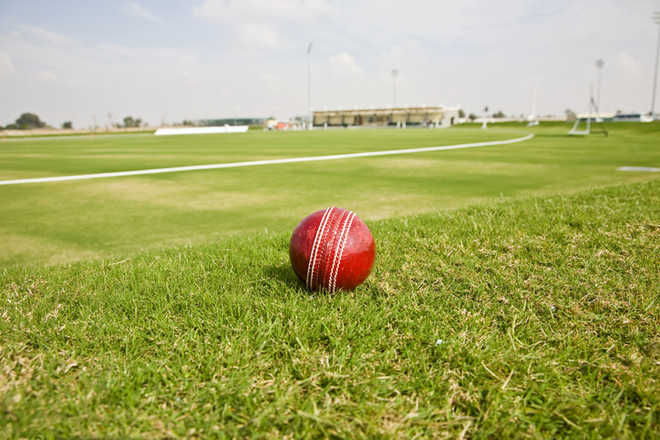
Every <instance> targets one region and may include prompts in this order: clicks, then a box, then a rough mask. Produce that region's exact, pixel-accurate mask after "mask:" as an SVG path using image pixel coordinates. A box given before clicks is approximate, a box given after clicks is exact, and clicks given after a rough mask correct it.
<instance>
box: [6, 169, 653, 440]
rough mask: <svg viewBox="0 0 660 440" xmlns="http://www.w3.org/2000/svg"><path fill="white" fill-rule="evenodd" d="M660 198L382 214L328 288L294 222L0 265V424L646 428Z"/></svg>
mask: <svg viewBox="0 0 660 440" xmlns="http://www.w3.org/2000/svg"><path fill="white" fill-rule="evenodd" d="M658 189H660V184H659V183H658V181H653V182H650V183H645V184H633V185H623V186H617V187H610V188H606V189H597V190H591V191H585V192H581V193H578V194H575V195H570V196H553V197H544V198H540V197H535V198H529V199H522V200H516V201H512V202H504V203H501V204H498V205H496V206H492V207H477V208H466V209H460V210H457V211H453V212H448V213H441V214H426V215H420V216H416V217H406V218H402V219H390V220H384V221H378V222H371V223H369V226H370V227H371V229H372V231H373V233H374V236H375V238H376V241H377V245H378V259H377V265H376V269H375V272H374V273H373V274H372V276H371V277H370V278H369V280H368V281H367V283H365V285H363V286H362V287H360V288H359V289H358V290H357V291H356V292H352V293H343V294H340V295H338V296H335V297H328V296H325V295H311V294H308V293H307V292H305V290H304V289H303V288H302V286H301V285H300V284H299V283H298V282H297V281H296V279H295V277H294V275H293V273H292V272H291V269H290V268H289V264H288V254H287V245H288V235H287V234H251V235H248V236H246V237H243V238H239V237H233V238H228V239H226V240H223V241H220V242H218V243H215V244H212V245H207V246H199V247H193V248H178V249H172V250H168V251H165V252H158V253H154V252H150V253H145V254H142V255H139V256H136V257H132V258H130V259H125V260H113V261H102V262H98V261H97V262H86V263H75V264H72V265H66V266H56V267H50V268H41V269H39V268H23V269H20V268H14V269H9V270H4V271H3V272H2V273H1V274H0V289H1V291H0V301H2V303H3V305H2V313H0V331H1V332H2V342H1V343H0V359H1V362H0V367H1V370H0V371H1V373H0V374H1V376H0V396H2V397H0V426H4V428H0V433H3V435H6V436H34V435H36V434H43V433H44V432H50V433H52V434H53V435H56V436H90V435H91V436H124V435H128V436H140V435H144V436H150V435H151V436H153V435H159V436H170V435H171V436H185V435H200V436H207V435H213V434H216V435H218V436H223V435H226V436H247V435H265V436H267V437H279V436H282V435H286V434H296V436H310V437H314V436H332V435H337V436H353V437H371V436H388V437H411V436H414V435H418V434H421V435H430V434H434V435H442V434H443V433H444V434H445V435H447V436H452V435H454V436H455V435H460V434H461V433H466V434H467V433H469V434H471V435H472V436H473V437H487V436H498V437H504V436H511V437H515V436H520V435H521V434H526V435H531V436H534V435H537V436H544V437H547V436H593V437H600V436H603V437H605V436H618V437H636V438H639V437H645V436H646V437H653V436H655V435H658V399H657V395H658V394H659V393H658V384H657V377H659V376H660V374H658V373H660V371H659V368H658V365H659V364H658V359H659V358H658V342H659V340H658V323H659V313H658V304H657V298H658V296H659V295H658V294H659V293H660V292H658V285H659V284H660V283H658V281H660V280H659V279H658V271H657V267H658V266H659V265H658V255H659V254H660V252H658V251H659V249H658V247H659V242H658V233H659V232H658V231H659V228H658V219H659V218H660V208H658V207H660V198H659V197H658ZM438 342H439V344H438ZM3 429H4V431H3Z"/></svg>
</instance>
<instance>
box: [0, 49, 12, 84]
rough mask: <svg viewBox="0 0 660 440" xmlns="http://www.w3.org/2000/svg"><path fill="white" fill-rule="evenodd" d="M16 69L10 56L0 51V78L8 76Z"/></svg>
mask: <svg viewBox="0 0 660 440" xmlns="http://www.w3.org/2000/svg"><path fill="white" fill-rule="evenodd" d="M15 71H16V68H15V67H14V63H12V61H11V57H10V56H9V55H7V54H6V53H3V52H0V78H4V77H8V76H10V75H11V74H13V73H14V72H15Z"/></svg>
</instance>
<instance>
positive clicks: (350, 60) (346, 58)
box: [328, 52, 363, 75]
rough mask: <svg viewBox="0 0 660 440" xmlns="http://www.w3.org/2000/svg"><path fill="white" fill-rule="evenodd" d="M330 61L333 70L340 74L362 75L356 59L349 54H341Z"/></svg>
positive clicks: (332, 57)
mask: <svg viewBox="0 0 660 440" xmlns="http://www.w3.org/2000/svg"><path fill="white" fill-rule="evenodd" d="M328 61H329V62H330V65H331V66H332V68H333V70H334V71H335V72H336V73H339V74H344V75H345V74H349V75H361V74H362V72H363V70H362V68H361V67H360V66H359V65H358V63H357V61H355V57H354V56H353V55H351V54H349V53H348V52H341V53H338V54H337V55H333V56H331V57H330V58H329V59H328Z"/></svg>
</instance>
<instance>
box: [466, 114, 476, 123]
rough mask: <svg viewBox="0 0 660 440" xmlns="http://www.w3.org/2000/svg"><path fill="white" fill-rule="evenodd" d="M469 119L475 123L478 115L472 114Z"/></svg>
mask: <svg viewBox="0 0 660 440" xmlns="http://www.w3.org/2000/svg"><path fill="white" fill-rule="evenodd" d="M468 119H469V120H470V121H472V122H474V120H475V119H477V115H475V114H474V113H470V115H469V116H468Z"/></svg>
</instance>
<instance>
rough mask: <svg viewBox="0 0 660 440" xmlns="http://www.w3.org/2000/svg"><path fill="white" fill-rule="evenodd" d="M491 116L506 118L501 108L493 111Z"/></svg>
mask: <svg viewBox="0 0 660 440" xmlns="http://www.w3.org/2000/svg"><path fill="white" fill-rule="evenodd" d="M493 118H497V119H500V118H506V115H505V114H504V112H503V111H502V110H498V111H497V112H495V113H493Z"/></svg>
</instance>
